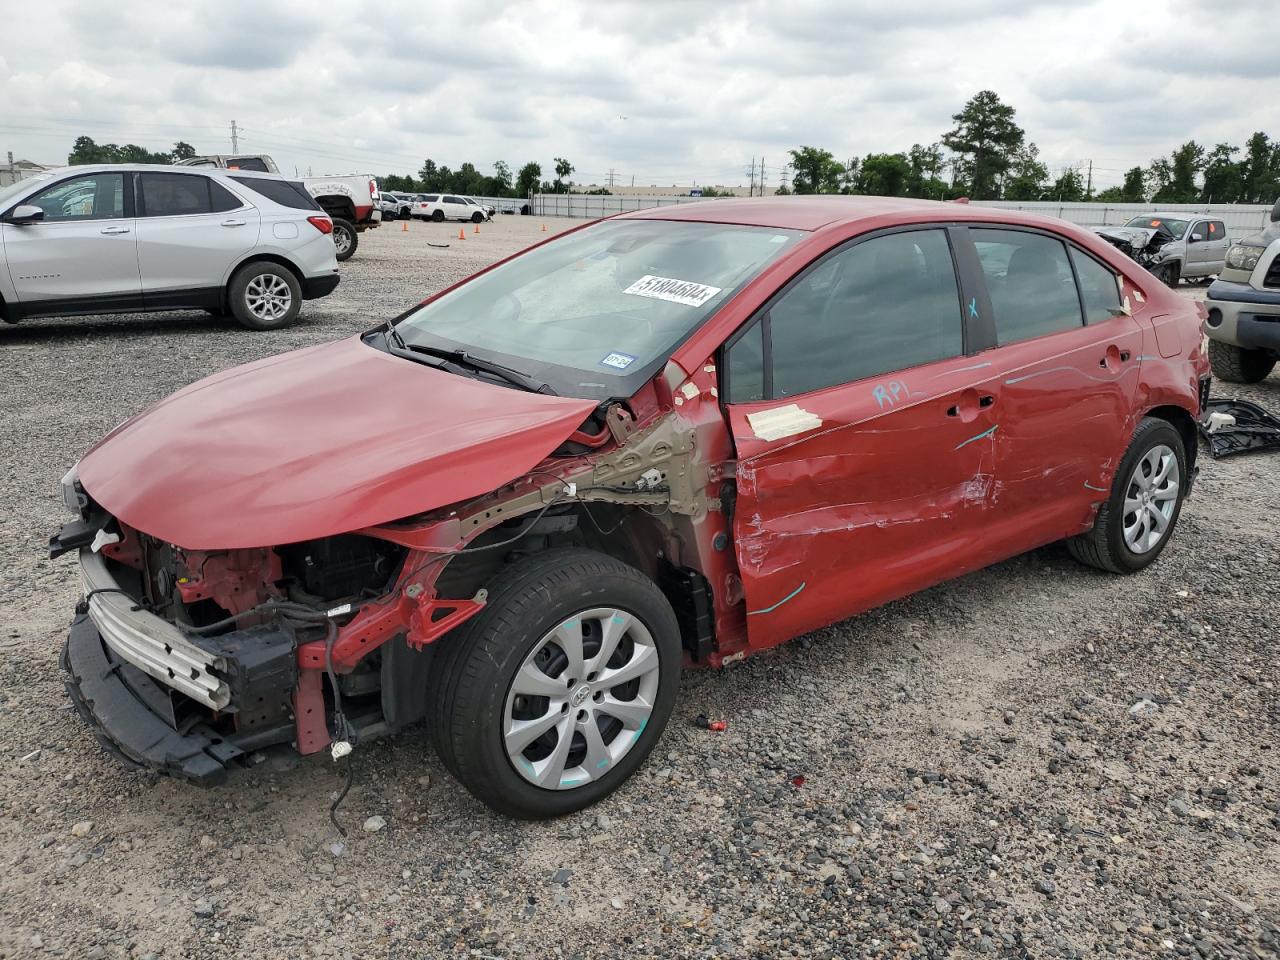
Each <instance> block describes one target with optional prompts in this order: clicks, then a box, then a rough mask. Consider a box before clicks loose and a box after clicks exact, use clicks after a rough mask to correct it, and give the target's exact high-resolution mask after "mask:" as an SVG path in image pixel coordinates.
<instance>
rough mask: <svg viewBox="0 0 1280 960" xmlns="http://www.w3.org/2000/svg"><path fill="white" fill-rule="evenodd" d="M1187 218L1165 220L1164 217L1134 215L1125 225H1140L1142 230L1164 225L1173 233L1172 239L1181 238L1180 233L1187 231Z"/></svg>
mask: <svg viewBox="0 0 1280 960" xmlns="http://www.w3.org/2000/svg"><path fill="white" fill-rule="evenodd" d="M1189 223H1190V221H1189V220H1167V219H1165V218H1164V217H1134V218H1133V219H1132V220H1130V221H1129V222H1128V223H1126V224H1125V226H1126V227H1140V228H1141V229H1143V230H1155V229H1156V228H1157V227H1164V228H1165V229H1166V230H1168V231H1169V232H1170V233H1172V234H1173V239H1175V240H1181V239H1182V235H1183V234H1184V233H1186V232H1187V224H1189Z"/></svg>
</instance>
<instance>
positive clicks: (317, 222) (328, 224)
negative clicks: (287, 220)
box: [307, 217, 333, 234]
mask: <svg viewBox="0 0 1280 960" xmlns="http://www.w3.org/2000/svg"><path fill="white" fill-rule="evenodd" d="M307 223H309V224H311V225H312V226H313V227H315V228H316V229H317V230H319V231H320V232H321V233H326V234H327V233H333V221H332V220H330V219H329V218H328V217H307Z"/></svg>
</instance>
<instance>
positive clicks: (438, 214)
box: [431, 210, 444, 223]
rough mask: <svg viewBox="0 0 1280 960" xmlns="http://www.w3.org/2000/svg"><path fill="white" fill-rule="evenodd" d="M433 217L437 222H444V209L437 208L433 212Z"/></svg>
mask: <svg viewBox="0 0 1280 960" xmlns="http://www.w3.org/2000/svg"><path fill="white" fill-rule="evenodd" d="M431 219H432V220H434V221H435V222H436V223H442V222H443V221H444V211H443V210H436V211H435V212H433V213H432V214H431Z"/></svg>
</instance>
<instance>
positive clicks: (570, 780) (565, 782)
mask: <svg viewBox="0 0 1280 960" xmlns="http://www.w3.org/2000/svg"><path fill="white" fill-rule="evenodd" d="M586 779H587V778H586V777H573V778H571V779H568V780H561V781H560V782H561V783H563V784H565V785H566V786H568V785H569V784H574V783H582V781H584V780H586Z"/></svg>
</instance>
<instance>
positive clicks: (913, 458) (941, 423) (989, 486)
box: [720, 227, 999, 647]
mask: <svg viewBox="0 0 1280 960" xmlns="http://www.w3.org/2000/svg"><path fill="white" fill-rule="evenodd" d="M970 299H971V298H970V296H969V294H968V290H964V292H963V295H962V288H961V287H960V285H959V284H958V281H957V274H956V269H955V265H954V262H953V256H952V244H951V239H950V237H949V235H948V231H946V230H945V229H942V228H932V227H930V228H911V229H905V230H896V231H890V232H887V233H881V234H877V235H872V236H869V237H865V238H856V239H854V240H852V241H850V242H848V243H846V244H845V245H843V246H841V247H838V248H836V249H835V250H834V251H833V252H831V253H829V254H827V255H826V256H825V257H824V258H823V259H821V260H819V261H817V262H816V263H815V264H814V265H812V266H810V267H809V268H807V269H806V270H805V271H803V272H802V273H801V274H799V275H798V276H797V277H796V278H795V279H794V280H792V281H791V282H790V283H789V284H788V286H787V287H785V288H784V289H783V291H781V292H780V293H779V294H778V295H777V296H775V297H774V298H773V299H772V300H771V301H770V302H769V303H768V304H766V305H765V307H764V308H763V309H762V310H761V311H760V312H759V313H758V315H757V316H756V317H755V318H754V319H753V320H752V321H751V322H750V323H749V324H748V325H746V326H745V327H744V328H743V329H742V330H741V331H740V332H739V333H738V334H737V335H735V337H734V338H733V339H732V340H731V341H730V342H729V343H728V344H727V345H726V347H725V350H724V356H723V357H722V358H721V361H720V370H721V377H722V383H723V385H724V388H725V390H726V396H727V403H726V407H727V411H728V417H729V423H730V427H731V430H732V433H733V438H734V443H735V446H736V449H737V455H738V462H737V467H736V499H735V503H734V507H733V518H734V519H733V523H734V540H735V548H736V551H737V559H738V565H739V570H740V572H741V575H742V581H743V586H744V589H745V593H746V600H747V610H748V617H747V625H748V633H749V636H750V641H751V644H752V645H753V646H755V647H761V646H769V645H772V644H774V643H779V642H781V641H783V640H785V639H787V638H788V637H791V636H795V635H796V634H798V633H801V632H804V631H806V630H810V629H813V628H815V627H819V626H822V625H824V624H828V623H832V622H834V621H836V620H840V619H842V618H844V617H848V616H851V615H852V614H854V613H857V612H859V611H862V610H866V609H868V608H870V607H872V606H876V605H878V604H881V603H884V602H886V601H887V600H890V599H892V598H894V597H898V596H902V595H904V594H907V593H910V592H912V591H914V590H918V589H920V588H921V587H924V586H927V585H929V584H932V583H936V582H938V581H940V580H943V579H946V578H948V577H952V576H957V575H959V574H961V573H964V572H965V571H967V570H971V569H974V568H976V567H979V566H982V565H984V564H985V563H988V562H990V558H989V557H988V555H987V554H986V552H985V551H984V549H983V546H982V543H983V527H984V525H985V523H986V519H987V516H988V508H989V503H990V499H991V496H992V492H993V489H994V487H993V479H994V475H995V469H996V462H995V444H994V442H993V440H992V427H993V426H994V424H995V422H996V421H995V416H996V412H997V410H998V394H999V385H998V380H994V379H993V372H992V369H991V366H992V365H991V362H990V361H988V360H986V359H984V358H982V357H974V356H967V355H966V341H970V342H973V341H974V340H975V337H974V336H973V330H972V329H971V328H970V327H968V326H967V325H966V322H965V317H966V316H967V315H968V314H969V310H968V308H967V307H965V306H964V304H968V303H969V302H970Z"/></svg>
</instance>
